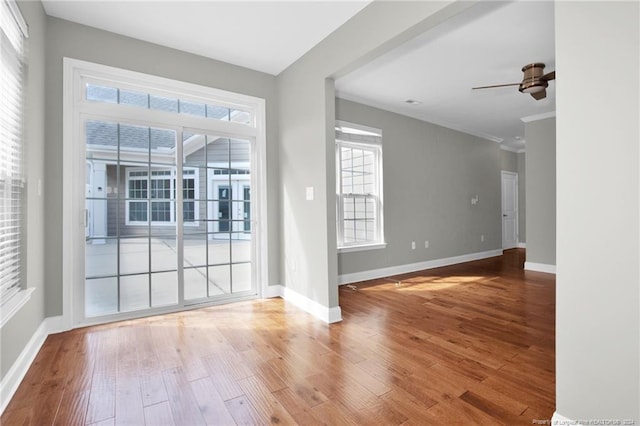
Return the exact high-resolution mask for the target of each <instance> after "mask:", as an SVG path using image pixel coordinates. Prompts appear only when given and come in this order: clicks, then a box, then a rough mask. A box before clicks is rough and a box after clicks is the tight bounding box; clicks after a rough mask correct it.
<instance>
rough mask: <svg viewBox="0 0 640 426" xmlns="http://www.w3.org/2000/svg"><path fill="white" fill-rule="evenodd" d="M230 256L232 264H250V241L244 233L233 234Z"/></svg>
mask: <svg viewBox="0 0 640 426" xmlns="http://www.w3.org/2000/svg"><path fill="white" fill-rule="evenodd" d="M233 236H234V238H233V239H232V240H231V254H232V259H233V263H238V262H251V240H250V239H249V238H250V236H247V235H246V234H245V233H244V232H242V233H240V232H239V233H235V234H233Z"/></svg>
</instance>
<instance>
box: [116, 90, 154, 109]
mask: <svg viewBox="0 0 640 426" xmlns="http://www.w3.org/2000/svg"><path fill="white" fill-rule="evenodd" d="M119 101H120V102H119V103H121V104H123V105H132V106H137V107H142V108H148V107H149V95H148V94H147V93H142V92H134V91H131V90H122V89H121V90H120V99H119Z"/></svg>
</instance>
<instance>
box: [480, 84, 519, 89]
mask: <svg viewBox="0 0 640 426" xmlns="http://www.w3.org/2000/svg"><path fill="white" fill-rule="evenodd" d="M507 86H520V83H509V84H494V85H493V86H480V87H472V88H471V90H476V89H493V88H494V87H507Z"/></svg>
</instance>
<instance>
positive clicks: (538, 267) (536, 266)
mask: <svg viewBox="0 0 640 426" xmlns="http://www.w3.org/2000/svg"><path fill="white" fill-rule="evenodd" d="M524 269H525V270H527V271H534V272H545V273H547V274H555V273H556V265H549V264H547V263H537V262H524Z"/></svg>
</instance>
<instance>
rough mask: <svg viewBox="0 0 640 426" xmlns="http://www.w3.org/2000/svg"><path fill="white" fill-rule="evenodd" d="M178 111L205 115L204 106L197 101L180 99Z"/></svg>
mask: <svg viewBox="0 0 640 426" xmlns="http://www.w3.org/2000/svg"><path fill="white" fill-rule="evenodd" d="M180 113H181V114H189V115H195V116H198V117H205V115H206V106H205V104H202V103H197V102H189V101H180Z"/></svg>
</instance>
